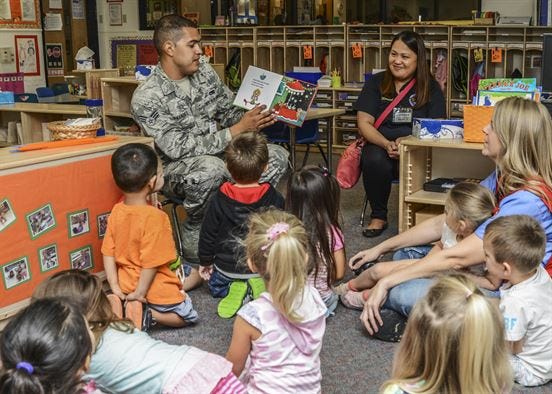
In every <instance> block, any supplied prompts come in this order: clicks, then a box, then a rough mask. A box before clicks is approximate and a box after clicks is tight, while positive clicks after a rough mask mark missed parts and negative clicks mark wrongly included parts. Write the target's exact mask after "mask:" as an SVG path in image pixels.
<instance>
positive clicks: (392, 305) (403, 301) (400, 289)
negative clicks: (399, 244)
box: [383, 245, 433, 317]
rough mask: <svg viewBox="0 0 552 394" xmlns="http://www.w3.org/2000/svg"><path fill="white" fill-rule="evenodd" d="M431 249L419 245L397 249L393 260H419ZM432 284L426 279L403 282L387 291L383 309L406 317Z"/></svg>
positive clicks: (431, 280)
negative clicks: (391, 310)
mask: <svg viewBox="0 0 552 394" xmlns="http://www.w3.org/2000/svg"><path fill="white" fill-rule="evenodd" d="M432 247H433V246H431V245H420V246H413V247H408V248H403V249H399V250H397V251H396V252H395V254H394V255H393V260H394V261H397V260H410V259H421V258H423V257H425V256H426V255H427V254H428V253H429V251H430V250H431V248H432ZM432 284H433V279H428V278H420V279H412V280H409V281H406V282H403V283H401V284H399V285H397V286H395V287H393V288H392V289H391V290H389V293H388V295H387V300H386V301H385V303H384V304H383V307H384V308H388V309H393V310H394V311H396V312H399V313H400V314H402V315H403V316H406V317H408V315H409V314H410V312H411V311H412V308H414V305H415V304H416V302H417V301H418V300H419V299H420V298H422V297H424V296H425V295H426V293H427V291H428V290H429V288H430V286H431V285H432Z"/></svg>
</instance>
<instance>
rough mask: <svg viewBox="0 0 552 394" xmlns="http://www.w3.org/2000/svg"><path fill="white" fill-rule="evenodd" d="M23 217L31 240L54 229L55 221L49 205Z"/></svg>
mask: <svg viewBox="0 0 552 394" xmlns="http://www.w3.org/2000/svg"><path fill="white" fill-rule="evenodd" d="M25 217H26V220H27V226H28V228H29V233H30V234H31V239H36V238H38V237H39V236H41V235H42V234H44V233H46V232H48V231H50V230H52V229H53V228H54V227H56V219H55V217H54V212H53V210H52V206H51V205H50V204H46V205H44V206H42V207H40V208H38V209H36V210H34V211H32V212H31V213H29V214H27V215H26V216H25Z"/></svg>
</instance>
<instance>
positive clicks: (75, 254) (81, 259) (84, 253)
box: [69, 245, 94, 270]
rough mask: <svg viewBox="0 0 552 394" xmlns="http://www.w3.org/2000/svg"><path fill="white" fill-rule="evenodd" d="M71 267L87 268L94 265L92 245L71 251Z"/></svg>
mask: <svg viewBox="0 0 552 394" xmlns="http://www.w3.org/2000/svg"><path fill="white" fill-rule="evenodd" d="M69 261H70V262H71V269H77V270H87V269H90V268H92V267H93V266H94V263H93V260H92V248H91V247H90V245H87V246H85V247H82V248H80V249H77V250H74V251H72V252H69Z"/></svg>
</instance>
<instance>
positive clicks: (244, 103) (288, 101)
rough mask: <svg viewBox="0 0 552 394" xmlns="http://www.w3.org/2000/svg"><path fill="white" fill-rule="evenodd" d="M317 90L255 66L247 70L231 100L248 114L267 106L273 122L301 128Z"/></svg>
mask: <svg viewBox="0 0 552 394" xmlns="http://www.w3.org/2000/svg"><path fill="white" fill-rule="evenodd" d="M316 90H317V86H316V85H313V84H311V83H307V82H303V81H300V80H298V79H293V78H289V77H286V76H283V75H281V74H276V73H273V72H271V71H268V70H263V69H262V68H258V67H255V66H249V68H248V69H247V72H246V73H245V76H244V77H243V82H242V84H241V86H240V88H239V90H238V93H237V94H236V98H235V99H234V105H235V106H237V107H240V108H244V109H247V110H250V109H253V108H254V107H255V106H257V105H266V107H267V108H268V109H270V110H273V111H274V114H275V115H276V120H278V121H282V122H285V123H289V124H291V125H294V126H301V125H302V124H303V122H304V121H305V118H306V116H307V111H308V110H309V108H310V106H311V104H312V100H313V99H314V96H315V95H316Z"/></svg>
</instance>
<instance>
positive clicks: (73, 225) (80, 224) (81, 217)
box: [67, 209, 90, 238]
mask: <svg viewBox="0 0 552 394" xmlns="http://www.w3.org/2000/svg"><path fill="white" fill-rule="evenodd" d="M89 217H90V216H89V215H88V209H83V210H81V211H76V212H69V213H68V214H67V226H68V229H69V238H72V237H76V236H77V235H83V234H86V233H88V232H90V220H89Z"/></svg>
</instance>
